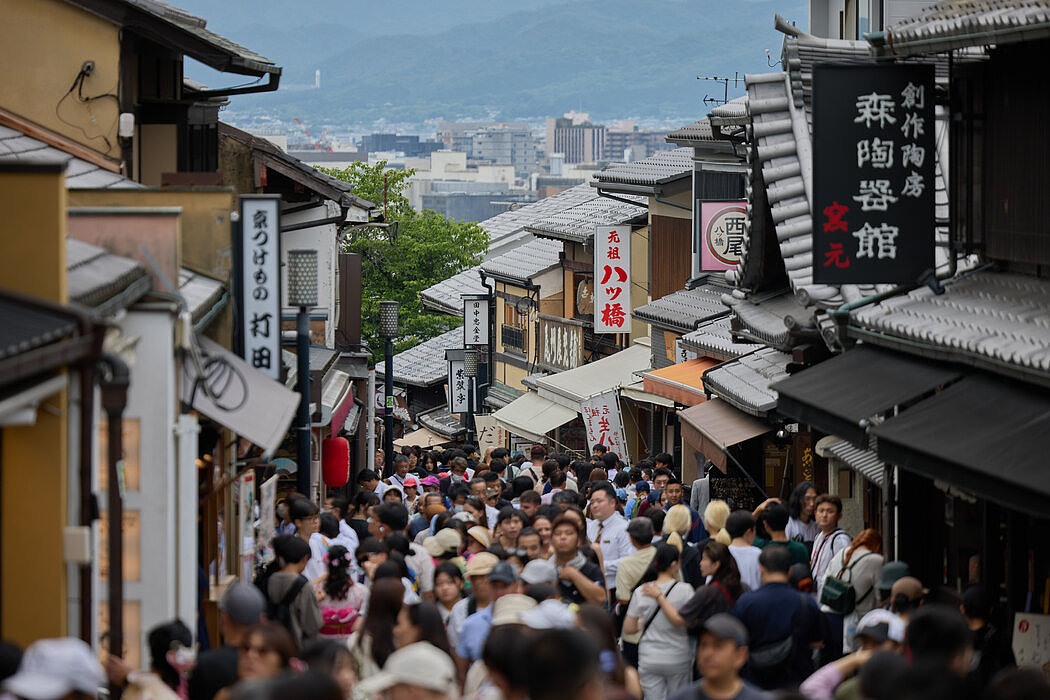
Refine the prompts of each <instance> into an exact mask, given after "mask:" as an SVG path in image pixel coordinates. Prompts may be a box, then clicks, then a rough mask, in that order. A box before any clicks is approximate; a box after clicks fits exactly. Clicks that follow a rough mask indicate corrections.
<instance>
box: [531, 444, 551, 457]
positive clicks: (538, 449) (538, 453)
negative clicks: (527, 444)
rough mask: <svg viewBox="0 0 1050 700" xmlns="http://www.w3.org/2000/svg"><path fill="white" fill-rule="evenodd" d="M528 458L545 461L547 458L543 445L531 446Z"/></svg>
mask: <svg viewBox="0 0 1050 700" xmlns="http://www.w3.org/2000/svg"><path fill="white" fill-rule="evenodd" d="M529 457H531V458H532V459H534V460H536V459H545V458H546V457H547V448H546V447H544V446H543V445H533V446H532V449H531V450H529Z"/></svg>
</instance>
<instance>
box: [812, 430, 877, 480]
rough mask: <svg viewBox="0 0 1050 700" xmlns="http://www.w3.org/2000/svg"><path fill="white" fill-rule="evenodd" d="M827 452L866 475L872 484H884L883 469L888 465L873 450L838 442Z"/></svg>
mask: <svg viewBox="0 0 1050 700" xmlns="http://www.w3.org/2000/svg"><path fill="white" fill-rule="evenodd" d="M825 449H826V451H827V452H828V453H829V454H831V455H832V456H834V457H836V458H838V459H840V460H842V461H843V462H845V463H846V464H848V465H849V466H850V468H851V469H853V470H854V471H857V472H859V473H860V474H862V475H864V478H866V479H867V480H868V481H870V482H871V483H873V484H875V485H876V486H878V487H880V488H881V487H882V484H883V481H884V480H883V471H882V469H883V467H884V466H885V465H886V463H885V462H883V461H882V460H881V459H879V456H878V455H877V454H876V453H875V452H874V451H873V450H862V449H860V448H859V447H855V446H854V445H853V443H851V442H850V441H849V440H843V441H842V442H836V443H833V444H831V445H828V446H827V448H825Z"/></svg>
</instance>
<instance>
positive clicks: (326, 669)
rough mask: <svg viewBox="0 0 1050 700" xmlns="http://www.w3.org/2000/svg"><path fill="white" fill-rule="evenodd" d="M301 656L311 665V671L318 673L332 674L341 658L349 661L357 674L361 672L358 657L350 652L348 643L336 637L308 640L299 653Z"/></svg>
mask: <svg viewBox="0 0 1050 700" xmlns="http://www.w3.org/2000/svg"><path fill="white" fill-rule="evenodd" d="M299 658H300V659H301V660H302V661H303V662H304V663H305V664H306V665H307V666H309V667H310V670H311V671H316V672H318V673H326V674H329V675H331V674H332V672H333V671H335V667H336V663H337V662H338V661H339V660H340V659H342V660H343V661H345V662H347V663H349V664H350V666H351V667H352V668H353V669H354V673H355V674H357V673H360V669H359V668H358V667H357V659H356V658H354V655H353V654H351V653H350V649H349V648H347V646H346V643H345V642H337V641H335V640H334V639H323V638H322V639H315V640H313V641H312V642H308V643H307V644H306V645H305V646H304V647H303V650H302V651H301V652H300V653H299Z"/></svg>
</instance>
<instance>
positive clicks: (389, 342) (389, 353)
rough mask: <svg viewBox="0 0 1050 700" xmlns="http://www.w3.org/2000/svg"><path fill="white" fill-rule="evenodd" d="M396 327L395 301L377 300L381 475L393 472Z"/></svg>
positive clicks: (386, 475) (388, 474)
mask: <svg viewBox="0 0 1050 700" xmlns="http://www.w3.org/2000/svg"><path fill="white" fill-rule="evenodd" d="M397 335H398V329H397V302H396V301H381V302H379V336H380V337H381V338H383V339H384V340H386V348H385V350H384V358H383V359H384V361H385V365H386V377H385V380H386V381H385V384H386V396H385V399H386V400H385V402H384V407H383V457H384V459H385V462H384V464H383V476H384V477H388V476H390V475H391V474H393V473H394V338H396V337H397Z"/></svg>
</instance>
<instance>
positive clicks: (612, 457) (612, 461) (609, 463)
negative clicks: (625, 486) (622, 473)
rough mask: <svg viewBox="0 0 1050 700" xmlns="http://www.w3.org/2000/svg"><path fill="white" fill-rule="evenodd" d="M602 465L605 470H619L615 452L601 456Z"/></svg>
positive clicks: (617, 457)
mask: <svg viewBox="0 0 1050 700" xmlns="http://www.w3.org/2000/svg"><path fill="white" fill-rule="evenodd" d="M602 464H603V465H604V466H605V468H606V469H619V468H620V458H619V456H617V454H616V453H615V452H606V453H605V454H603V455H602Z"/></svg>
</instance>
